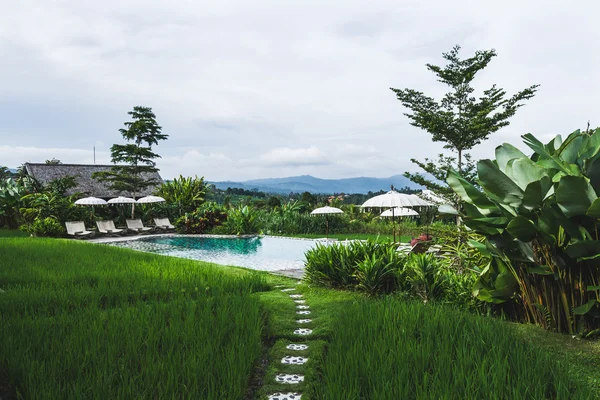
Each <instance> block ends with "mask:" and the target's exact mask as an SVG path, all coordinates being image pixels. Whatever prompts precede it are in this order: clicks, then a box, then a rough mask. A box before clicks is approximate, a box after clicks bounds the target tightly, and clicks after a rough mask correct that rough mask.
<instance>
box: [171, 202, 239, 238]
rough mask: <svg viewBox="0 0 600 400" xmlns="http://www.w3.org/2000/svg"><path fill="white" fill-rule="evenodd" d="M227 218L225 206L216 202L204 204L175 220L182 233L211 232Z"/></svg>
mask: <svg viewBox="0 0 600 400" xmlns="http://www.w3.org/2000/svg"><path fill="white" fill-rule="evenodd" d="M226 220H227V212H226V210H225V208H223V207H222V206H219V205H218V204H216V203H213V202H209V203H205V204H203V205H202V206H201V207H199V208H198V209H197V210H195V211H193V212H190V213H186V214H185V215H183V216H181V217H180V218H178V219H176V220H175V227H176V228H177V230H178V231H179V232H180V233H189V234H201V233H209V232H211V231H212V230H213V229H214V228H216V227H219V226H221V225H223V223H225V221H226Z"/></svg>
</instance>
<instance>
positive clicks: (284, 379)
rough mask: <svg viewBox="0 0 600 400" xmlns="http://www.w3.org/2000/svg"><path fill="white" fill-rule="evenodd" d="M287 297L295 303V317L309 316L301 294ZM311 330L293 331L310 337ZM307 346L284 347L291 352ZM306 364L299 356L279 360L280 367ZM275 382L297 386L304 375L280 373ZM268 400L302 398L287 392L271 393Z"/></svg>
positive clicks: (299, 395)
mask: <svg viewBox="0 0 600 400" xmlns="http://www.w3.org/2000/svg"><path fill="white" fill-rule="evenodd" d="M300 283H302V282H301V281H298V282H297V283H296V284H300ZM275 287H276V288H278V289H279V288H282V287H283V285H276V286H275ZM280 290H281V292H283V293H285V292H292V291H295V290H296V289H295V288H284V289H280ZM289 297H290V298H291V299H292V300H293V301H294V303H296V314H297V315H308V314H310V311H309V308H310V307H309V306H308V305H305V303H306V300H304V299H303V297H304V296H303V295H302V294H299V293H298V294H290V295H289ZM300 299H302V300H300ZM295 321H296V323H298V324H309V323H311V322H312V319H296V320H295ZM312 332H313V331H312V329H307V328H298V329H295V330H294V335H300V336H306V335H310V334H311V333H312ZM308 347H309V345H308V344H300V343H290V344H288V345H287V346H286V349H287V350H291V351H305V350H308ZM307 362H308V357H301V356H291V355H286V356H285V357H284V358H282V359H281V364H282V365H304V364H306V363H307ZM275 382H276V383H282V384H289V385H295V384H298V383H300V382H304V375H300V374H297V375H294V374H285V373H280V374H277V375H276V376H275ZM268 398H269V400H298V399H301V398H302V393H295V392H289V393H273V394H270V395H269V396H268Z"/></svg>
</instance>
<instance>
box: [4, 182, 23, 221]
mask: <svg viewBox="0 0 600 400" xmlns="http://www.w3.org/2000/svg"><path fill="white" fill-rule="evenodd" d="M26 191H27V188H26V187H25V186H24V185H21V184H19V183H18V182H16V181H14V180H13V179H12V178H6V179H3V180H2V181H0V226H6V227H8V228H9V229H16V228H18V227H19V205H20V201H21V196H23V195H24V194H25V193H26Z"/></svg>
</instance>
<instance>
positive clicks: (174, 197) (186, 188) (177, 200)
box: [156, 175, 207, 218]
mask: <svg viewBox="0 0 600 400" xmlns="http://www.w3.org/2000/svg"><path fill="white" fill-rule="evenodd" d="M206 192H207V187H206V183H205V182H204V177H202V178H198V177H197V176H195V177H194V178H192V177H187V178H186V177H184V176H182V175H179V178H174V179H173V180H171V181H168V182H165V183H163V184H162V185H161V187H160V188H159V189H158V192H157V193H156V194H157V196H161V197H162V198H164V199H165V203H166V204H167V205H168V206H170V207H172V208H173V209H174V213H175V215H170V217H172V218H173V217H180V216H182V215H184V214H186V213H191V212H193V211H194V210H196V209H197V208H198V207H199V206H200V205H201V204H202V203H204V197H205V196H206Z"/></svg>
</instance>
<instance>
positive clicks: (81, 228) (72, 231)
mask: <svg viewBox="0 0 600 400" xmlns="http://www.w3.org/2000/svg"><path fill="white" fill-rule="evenodd" d="M65 226H66V227H67V234H68V235H71V236H75V237H86V236H90V235H91V234H92V233H94V232H92V231H88V230H87V229H85V224H84V223H83V221H68V222H65Z"/></svg>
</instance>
